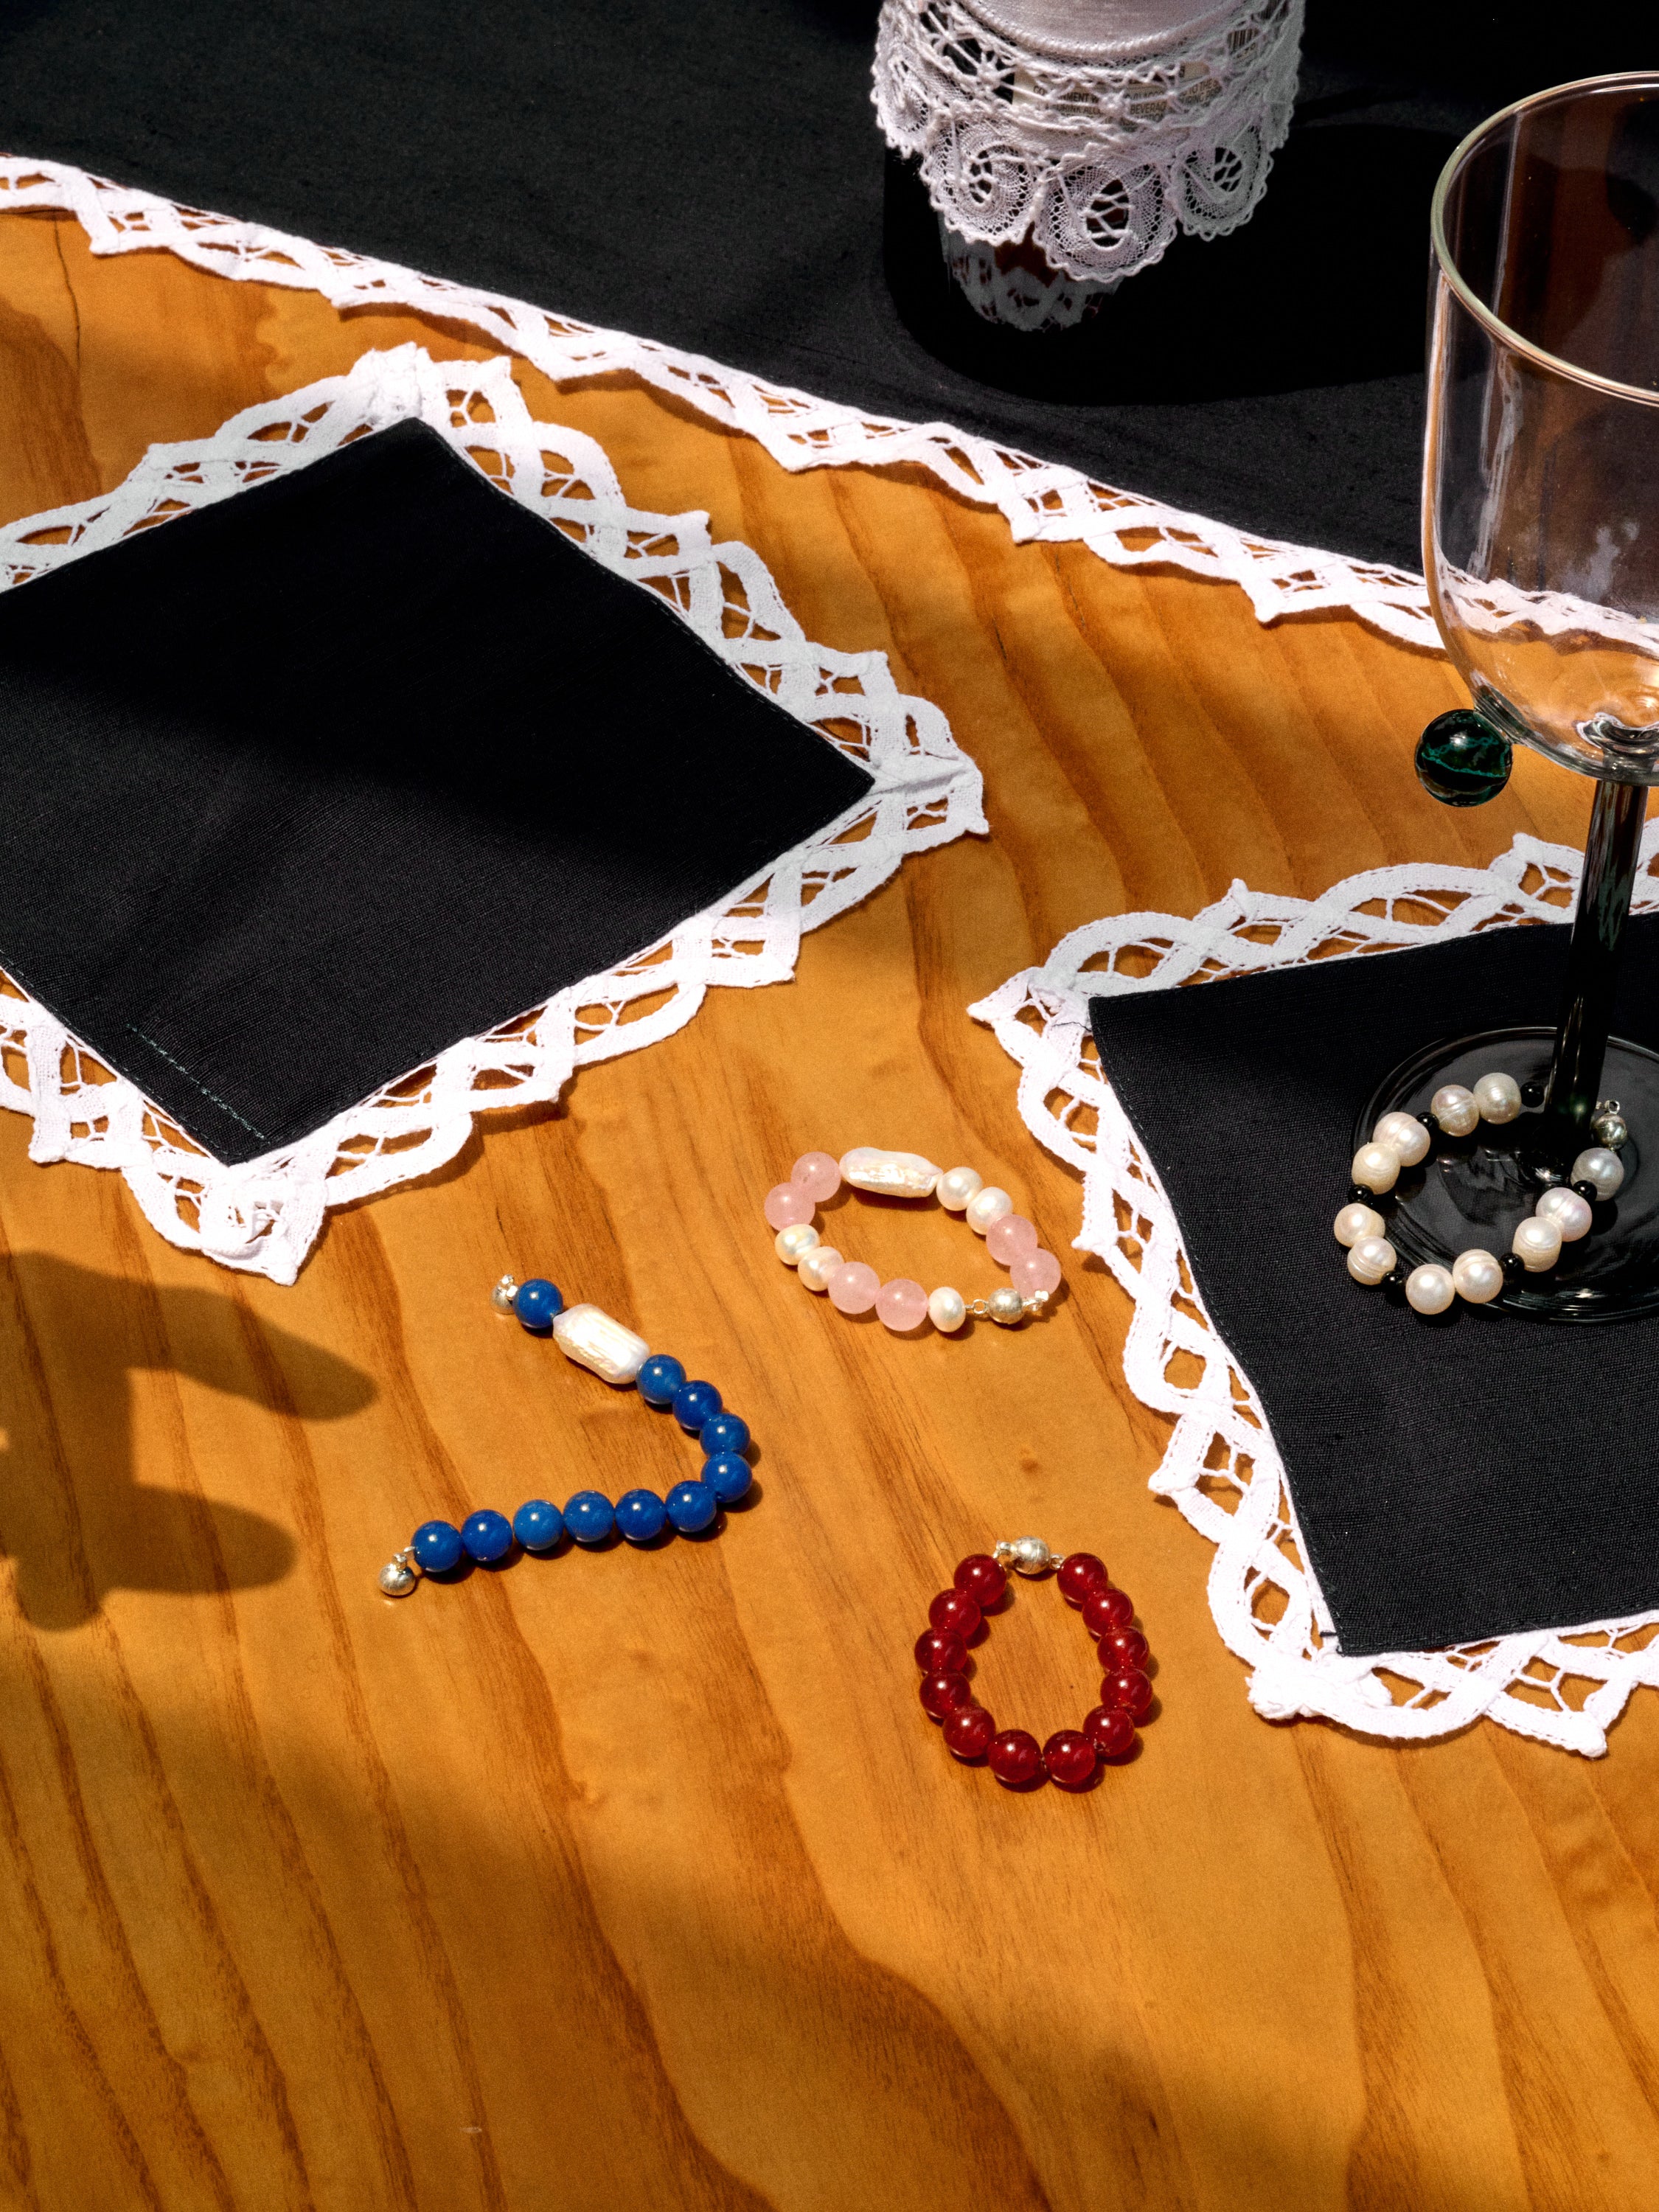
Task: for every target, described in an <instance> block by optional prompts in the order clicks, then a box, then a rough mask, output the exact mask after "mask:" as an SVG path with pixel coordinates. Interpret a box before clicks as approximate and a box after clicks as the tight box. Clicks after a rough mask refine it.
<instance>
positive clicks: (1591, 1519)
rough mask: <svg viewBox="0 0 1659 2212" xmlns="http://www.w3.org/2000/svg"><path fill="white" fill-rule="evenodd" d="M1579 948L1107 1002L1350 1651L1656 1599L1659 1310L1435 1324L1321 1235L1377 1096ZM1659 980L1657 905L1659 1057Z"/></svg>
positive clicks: (1635, 1013)
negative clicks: (1356, 1123)
mask: <svg viewBox="0 0 1659 2212" xmlns="http://www.w3.org/2000/svg"><path fill="white" fill-rule="evenodd" d="M1566 935H1567V933H1566V931H1565V929H1564V928H1553V927H1541V928H1535V927H1528V928H1518V929H1502V930H1493V931H1488V932H1486V933H1482V934H1481V935H1480V936H1477V937H1471V938H1463V939H1457V940H1455V941H1453V942H1451V943H1448V944H1446V945H1433V946H1428V947H1425V948H1422V949H1419V950H1413V951H1407V952H1395V953H1384V954H1377V955H1374V956H1368V957H1362V958H1355V959H1346V960H1327V961H1322V962H1319V963H1316V964H1315V965H1313V966H1310V967H1305V968H1290V969H1279V970H1277V971H1269V972H1268V973H1267V974H1264V975H1253V976H1246V977H1241V978H1237V979H1234V980H1232V981H1225V982H1218V983H1206V984H1202V985H1197V986H1194V987H1188V988H1186V989H1177V990H1169V991H1159V992H1154V993H1148V994H1146V995H1144V996H1139V995H1132V996H1125V997H1121V998H1106V999H1096V1000H1093V1001H1092V1005H1091V1012H1092V1016H1093V1023H1094V1030H1095V1037H1096V1041H1097V1044H1098V1046H1099V1048H1100V1055H1101V1060H1102V1062H1103V1066H1104V1070H1105V1073H1106V1074H1107V1076H1108V1078H1109V1080H1110V1082H1111V1083H1112V1085H1113V1086H1114V1088H1115V1091H1117V1093H1118V1095H1119V1097H1120V1098H1121V1101H1122V1103H1123V1106H1124V1108H1125V1110H1126V1111H1127V1114H1128V1115H1129V1118H1130V1120H1131V1121H1132V1122H1133V1125H1134V1127H1135V1130H1136V1133H1137V1134H1138V1135H1139V1138H1140V1139H1141V1141H1142V1143H1143V1144H1144V1145H1145V1146H1146V1150H1147V1152H1148V1153H1149V1154H1150V1156H1151V1158H1152V1164H1153V1165H1154V1166H1155V1167H1156V1169H1157V1170H1158V1176H1159V1179H1160V1180H1161V1182H1163V1185H1164V1190H1165V1191H1166V1193H1167V1194H1168V1195H1169V1198H1170V1202H1171V1203H1172V1204H1173V1206H1174V1207H1175V1209H1176V1216H1177V1218H1178V1219H1179V1222H1180V1225H1181V1234H1182V1243H1183V1245H1184V1247H1185V1249H1186V1252H1187V1255H1188V1261H1189V1262H1190V1264H1191V1267H1192V1269H1193V1273H1194V1278H1195V1279H1196V1281H1197V1284H1198V1286H1199V1290H1200V1294H1201V1295H1202V1297H1203V1299H1204V1303H1205V1305H1206V1309H1207V1310H1208V1312H1209V1314H1210V1316H1211V1318H1212V1320H1213V1322H1215V1325H1216V1327H1217V1328H1218V1329H1219V1330H1220V1332H1221V1334H1222V1337H1223V1339H1224V1340H1225V1342H1226V1344H1227V1346H1229V1348H1230V1350H1231V1352H1232V1353H1233V1355H1234V1356H1235V1358H1237V1360H1238V1361H1239V1363H1240V1364H1241V1365H1242V1366H1243V1370H1244V1372H1245V1373H1246V1374H1247V1375H1248V1376H1249V1378H1250V1381H1251V1383H1253V1384H1254V1386H1255V1389H1256V1391H1257V1393H1258V1395H1260V1398H1261V1404H1262V1407H1263V1408H1264V1410H1265V1411H1266V1413H1267V1419H1268V1422H1269V1424H1270V1425H1271V1426H1272V1429H1273V1437H1274V1438H1275V1440H1276V1442H1277V1443H1278V1445H1279V1451H1280V1454H1281V1455H1282V1457H1283V1460H1284V1462H1285V1471H1286V1474H1287V1477H1288V1479H1289V1482H1290V1487H1291V1497H1292V1498H1293V1500H1294V1502H1295V1505H1296V1511H1297V1521H1298V1522H1299V1524H1300V1527H1301V1529H1302V1534H1303V1536H1304V1541H1306V1544H1307V1547H1308V1551H1309V1554H1310V1562H1311V1565H1312V1566H1313V1569H1314V1571H1315V1573H1316V1576H1317V1577H1318V1580H1319V1584H1320V1588H1321V1589H1322V1590H1323V1592H1324V1594H1325V1597H1326V1601H1327V1602H1328V1605H1329V1607H1330V1609H1331V1613H1332V1616H1333V1619H1334V1621H1335V1624H1336V1627H1337V1631H1338V1633H1339V1635H1340V1639H1341V1644H1342V1649H1343V1650H1344V1651H1345V1652H1351V1653H1355V1654H1363V1653H1369V1652H1379V1651H1390V1650H1396V1651H1414V1650H1431V1649H1434V1648H1436V1647H1438V1646H1441V1645H1444V1644H1465V1643H1470V1642H1474V1641H1477V1640H1480V1639H1484V1638H1488V1637H1494V1636H1500V1635H1507V1634H1510V1633H1511V1632H1517V1631H1521V1630H1525V1629H1530V1628H1541V1627H1562V1626H1571V1625H1572V1624H1575V1623H1577V1622H1581V1621H1592V1620H1608V1619H1613V1618H1617V1617H1619V1616H1620V1615H1623V1614H1626V1613H1637V1612H1643V1611H1647V1610H1650V1609H1652V1608H1654V1607H1659V1445H1656V1442H1655V1434H1656V1427H1659V1318H1656V1319H1651V1320H1644V1321H1629V1322H1613V1323H1607V1324H1603V1325H1599V1326H1595V1327H1589V1328H1586V1327H1562V1326H1559V1325H1550V1324H1547V1323H1544V1322H1537V1321H1531V1320H1526V1319H1522V1318H1519V1317H1516V1316H1512V1315H1509V1314H1505V1313H1499V1312H1496V1311H1493V1310H1489V1309H1485V1308H1479V1307H1472V1306H1466V1305H1464V1304H1462V1301H1461V1300H1460V1301H1459V1302H1458V1305H1457V1307H1456V1309H1455V1316H1454V1317H1453V1319H1452V1321H1451V1322H1450V1324H1449V1325H1442V1324H1438V1323H1427V1324H1425V1322H1423V1321H1422V1319H1421V1317H1420V1316H1418V1315H1416V1314H1414V1313H1413V1311H1412V1310H1411V1309H1410V1308H1409V1307H1408V1306H1406V1305H1405V1304H1403V1303H1402V1304H1399V1305H1395V1304H1391V1303H1389V1302H1388V1301H1386V1300H1385V1299H1384V1297H1383V1295H1382V1294H1381V1293H1380V1292H1378V1291H1367V1290H1364V1289H1362V1288H1361V1287H1360V1286H1359V1285H1358V1284H1356V1283H1354V1282H1353V1281H1352V1279H1350V1277H1349V1275H1348V1273H1347V1271H1346V1267H1345V1266H1344V1259H1345V1256H1346V1255H1344V1254H1343V1252H1342V1250H1341V1249H1340V1247H1339V1246H1338V1244H1337V1243H1336V1242H1335V1240H1334V1237H1333V1236H1332V1233H1331V1225H1332V1222H1333V1220H1334V1218H1335V1215H1336V1212H1337V1210H1338V1208H1339V1207H1340V1206H1341V1205H1342V1204H1343V1202H1344V1200H1346V1195H1347V1189H1348V1162H1349V1159H1350V1158H1351V1156H1352V1125H1353V1120H1354V1116H1355V1115H1356V1113H1357V1112H1358V1110H1359V1109H1360V1107H1361V1106H1362V1105H1363V1104H1364V1101H1365V1099H1366V1098H1367V1097H1369V1096H1370V1092H1371V1090H1372V1087H1373V1086H1374V1085H1376V1083H1378V1082H1379V1081H1380V1080H1381V1079H1383V1077H1384V1076H1385V1075H1387V1074H1388V1073H1389V1071H1390V1069H1391V1068H1393V1067H1394V1066H1396V1065H1397V1064H1398V1063H1399V1062H1400V1061H1401V1060H1403V1059H1404V1058H1405V1057H1406V1055H1407V1054H1408V1053H1409V1052H1411V1051H1412V1050H1413V1049H1414V1048H1416V1047H1418V1046H1421V1045H1427V1044H1430V1043H1432V1042H1434V1041H1435V1040H1436V1039H1437V1038H1438V1037H1443V1036H1444V1037H1449V1036H1459V1035H1462V1034H1464V1033H1466V1032H1468V1031H1469V1030H1476V1029H1485V1028H1488V1027H1492V1028H1501V1027H1505V1026H1509V1025H1511V1024H1526V1023H1543V1024H1548V1023H1550V1022H1552V1021H1553V1019H1554V1015H1555V1006H1556V999H1557V994H1558V991H1559V983H1560V978H1561V975H1562V969H1563V962H1564V959H1565V947H1566ZM1656 973H1659V917H1655V918H1649V919H1644V920H1641V921H1637V922H1635V923H1633V924H1632V933H1631V941H1630V944H1629V947H1628V950H1627V951H1626V962H1625V968H1624V975H1623V988H1622V991H1621V994H1620V1005H1619V1008H1618V1012H1617V1016H1616V1021H1615V1026H1616V1028H1617V1030H1618V1031H1619V1033H1620V1034H1621V1035H1623V1036H1629V1037H1632V1039H1634V1040H1635V1041H1637V1042H1641V1043H1644V1044H1648V1045H1656V1044H1659V992H1656V989H1655V982H1654V979H1655V976H1656Z"/></svg>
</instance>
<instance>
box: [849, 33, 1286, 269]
mask: <svg viewBox="0 0 1659 2212" xmlns="http://www.w3.org/2000/svg"><path fill="white" fill-rule="evenodd" d="M1002 12H1003V17H1004V20H1003V21H1002V22H1000V23H997V22H994V21H993V20H992V11H991V9H989V8H987V6H986V5H984V4H983V0H884V5H883V8H882V11H881V23H880V27H879V29H878V33H877V35H876V59H875V72H874V76H875V82H874V89H873V91H872V95H871V96H872V99H873V100H874V101H875V106H876V113H877V115H878V118H880V122H881V128H882V133H883V136H884V137H885V138H886V140H887V143H889V145H890V146H892V147H894V148H895V149H896V150H897V151H898V152H900V153H902V154H908V155H914V156H915V158H916V160H917V161H918V162H919V165H920V167H921V178H922V182H923V183H924V184H925V185H927V195H928V197H929V198H930V199H931V200H932V202H933V205H934V207H935V208H936V209H937V210H938V211H939V216H941V218H942V219H943V220H944V222H945V223H947V224H948V225H949V227H950V228H951V230H953V231H955V232H957V234H959V235H960V236H961V237H962V238H963V239H964V240H979V241H980V242H981V243H982V244H984V245H987V246H995V245H1004V244H1012V242H1014V241H1015V240H1019V239H1023V238H1025V237H1027V236H1028V235H1029V236H1030V238H1031V240H1033V242H1034V243H1035V244H1036V246H1037V247H1038V248H1039V250H1040V251H1041V252H1042V254H1043V255H1044V257H1045V258H1047V259H1048V261H1049V262H1050V263H1051V264H1052V265H1053V266H1054V268H1055V269H1056V270H1061V271H1063V272H1064V274H1066V276H1073V277H1076V278H1079V279H1082V280H1085V281H1088V282H1093V283H1101V282H1102V281H1103V280H1104V281H1107V282H1113V283H1115V282H1118V281H1120V280H1121V279H1122V278H1123V277H1125V276H1133V274H1134V273H1135V271H1136V270H1141V269H1146V268H1148V267H1150V266H1151V264H1152V263H1153V262H1155V261H1158V260H1161V259H1162V258H1163V257H1164V253H1165V252H1167V251H1168V249H1169V246H1170V243H1171V241H1172V240H1173V239H1174V238H1175V235H1176V231H1177V229H1181V230H1186V231H1189V232H1191V233H1193V234H1194V235H1195V236H1197V237H1199V238H1218V237H1220V236H1221V235H1222V234H1224V233H1225V232H1227V231H1230V230H1234V229H1236V228H1237V226H1238V225H1239V224H1240V223H1242V222H1246V221H1248V219H1249V216H1250V215H1251V214H1252V212H1253V211H1254V210H1255V204H1256V203H1257V201H1258V200H1259V199H1260V198H1261V195H1262V193H1263V191H1265V190H1266V189H1267V172H1268V170H1269V168H1271V167H1272V166H1273V155H1274V154H1275V152H1277V150H1278V149H1279V147H1280V146H1282V145H1283V144H1284V143H1285V135H1286V133H1287V132H1288V131H1289V130H1290V127H1291V107H1292V106H1293V105H1294V103H1295V100H1296V75H1297V60H1298V58H1299V53H1300V49H1301V43H1302V15H1303V0H1242V4H1239V5H1237V6H1235V7H1231V8H1218V9H1210V10H1209V11H1208V13H1207V15H1206V16H1205V17H1204V18H1203V19H1202V20H1200V21H1198V22H1197V23H1196V24H1193V23H1192V22H1191V21H1190V18H1191V15H1192V12H1193V11H1192V10H1191V9H1175V10H1171V11H1170V12H1171V13H1172V14H1173V15H1175V17H1176V23H1177V27H1176V28H1174V29H1172V30H1171V31H1170V32H1168V33H1165V34H1164V35H1163V36H1161V37H1158V36H1150V37H1145V38H1143V39H1141V40H1138V41H1136V42H1135V43H1134V45H1133V46H1129V45H1128V42H1127V41H1126V42H1124V44H1123V45H1121V46H1116V47H1114V46H1110V45H1109V44H1108V43H1106V42H1104V41H1091V42H1090V43H1089V44H1087V45H1086V46H1085V45H1078V46H1072V45H1071V44H1070V42H1069V41H1068V42H1067V43H1066V45H1065V46H1062V45H1060V43H1058V42H1057V41H1056V40H1054V39H1053V38H1052V37H1043V36H1042V35H1041V34H1039V33H1033V32H1032V31H1030V30H1029V29H1027V28H1025V27H1024V20H1025V19H1024V17H1023V16H1022V17H1021V21H1020V26H1019V27H1015V26H1014V24H1012V23H1011V22H1010V21H1008V11H1007V10H1006V9H1004V10H1003V11H1002ZM1182 15H1186V16H1187V17H1188V22H1187V23H1186V24H1181V23H1180V20H1179V19H1180V17H1181V16H1182ZM1126 49H1127V50H1126Z"/></svg>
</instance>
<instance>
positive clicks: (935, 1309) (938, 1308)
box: [927, 1283, 968, 1336]
mask: <svg viewBox="0 0 1659 2212" xmlns="http://www.w3.org/2000/svg"><path fill="white" fill-rule="evenodd" d="M927 1318H928V1320H929V1321H930V1322H933V1327H934V1328H937V1329H939V1330H941V1331H942V1332H943V1333H944V1334H945V1335H946V1336H950V1335H952V1334H954V1333H955V1332H956V1331H957V1329H959V1328H961V1327H962V1324H963V1322H965V1321H966V1320H967V1318H968V1301H967V1299H966V1298H964V1297H963V1295H962V1292H961V1291H953V1290H952V1289H951V1285H949V1283H941V1284H940V1285H939V1288H938V1289H937V1290H936V1291H934V1292H933V1296H932V1297H930V1298H929V1299H928V1301H927Z"/></svg>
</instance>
